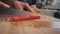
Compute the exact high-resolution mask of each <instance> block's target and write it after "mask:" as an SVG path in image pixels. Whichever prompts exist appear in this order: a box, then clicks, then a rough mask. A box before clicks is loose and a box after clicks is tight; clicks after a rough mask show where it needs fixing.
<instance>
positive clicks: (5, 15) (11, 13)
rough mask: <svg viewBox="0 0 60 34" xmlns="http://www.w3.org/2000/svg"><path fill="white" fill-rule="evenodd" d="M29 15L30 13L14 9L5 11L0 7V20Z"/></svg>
mask: <svg viewBox="0 0 60 34" xmlns="http://www.w3.org/2000/svg"><path fill="white" fill-rule="evenodd" d="M29 13H32V12H29V11H20V10H17V9H14V8H9V9H5V8H1V7H0V19H5V18H8V17H13V16H18V15H23V14H29Z"/></svg>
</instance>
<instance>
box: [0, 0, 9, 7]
mask: <svg viewBox="0 0 60 34" xmlns="http://www.w3.org/2000/svg"><path fill="white" fill-rule="evenodd" d="M0 6H2V7H4V8H9V7H10V6H9V5H7V4H5V3H3V2H1V1H0Z"/></svg>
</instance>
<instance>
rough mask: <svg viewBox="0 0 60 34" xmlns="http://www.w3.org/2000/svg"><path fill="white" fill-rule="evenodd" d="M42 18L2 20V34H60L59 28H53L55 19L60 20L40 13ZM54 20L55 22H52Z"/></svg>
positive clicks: (0, 31)
mask: <svg viewBox="0 0 60 34" xmlns="http://www.w3.org/2000/svg"><path fill="white" fill-rule="evenodd" d="M40 16H41V19H36V20H28V21H19V22H0V34H60V29H59V28H51V27H50V26H51V25H52V24H51V23H53V22H54V21H59V22H60V19H56V18H53V17H49V16H46V15H42V14H40ZM52 21H53V22H52Z"/></svg>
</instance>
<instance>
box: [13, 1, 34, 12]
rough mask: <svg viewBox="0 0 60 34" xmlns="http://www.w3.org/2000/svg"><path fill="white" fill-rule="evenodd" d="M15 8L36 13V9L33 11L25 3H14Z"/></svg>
mask: <svg viewBox="0 0 60 34" xmlns="http://www.w3.org/2000/svg"><path fill="white" fill-rule="evenodd" d="M14 6H15V8H16V9H19V10H22V11H23V10H26V11H30V12H35V10H34V9H32V8H31V7H30V6H29V4H28V3H24V2H19V1H15V2H14Z"/></svg>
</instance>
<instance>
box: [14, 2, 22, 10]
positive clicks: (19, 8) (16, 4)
mask: <svg viewBox="0 0 60 34" xmlns="http://www.w3.org/2000/svg"><path fill="white" fill-rule="evenodd" d="M14 6H15V8H16V9H18V10H21V11H23V7H21V6H20V3H19V2H14Z"/></svg>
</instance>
